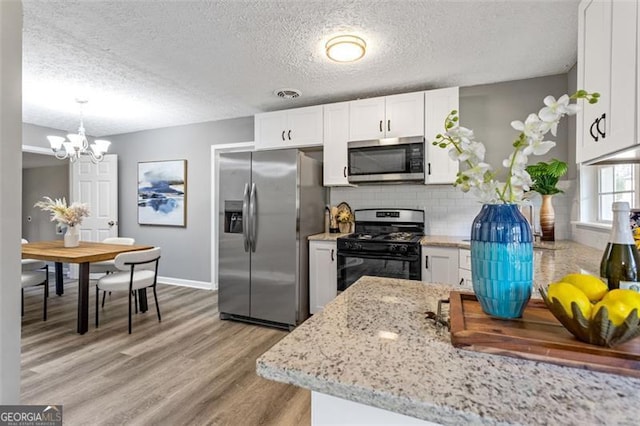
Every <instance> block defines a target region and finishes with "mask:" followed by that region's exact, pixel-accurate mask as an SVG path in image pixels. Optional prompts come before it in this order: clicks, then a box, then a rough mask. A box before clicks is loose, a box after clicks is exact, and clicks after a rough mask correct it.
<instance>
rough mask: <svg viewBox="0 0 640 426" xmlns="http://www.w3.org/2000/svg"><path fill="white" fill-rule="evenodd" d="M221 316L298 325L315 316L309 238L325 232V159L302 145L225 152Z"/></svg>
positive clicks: (222, 159) (222, 169) (222, 167)
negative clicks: (310, 154) (312, 155)
mask: <svg viewBox="0 0 640 426" xmlns="http://www.w3.org/2000/svg"><path fill="white" fill-rule="evenodd" d="M218 170H219V173H220V175H219V182H220V184H219V185H220V186H219V188H220V189H219V197H220V198H219V200H220V203H219V205H220V212H219V219H220V220H219V224H220V229H219V233H218V235H219V245H218V249H219V269H218V271H219V272H218V285H219V289H218V308H219V312H220V318H221V319H237V320H242V321H248V322H259V323H263V324H267V325H273V326H279V327H289V328H292V327H294V326H296V325H298V324H300V323H301V322H302V321H304V320H305V319H306V318H307V317H308V316H309V281H308V280H309V272H308V265H309V260H308V259H309V253H308V244H307V237H308V236H309V235H312V234H316V233H319V232H322V231H323V228H324V205H325V191H324V188H323V186H322V164H321V163H320V162H319V161H317V160H315V159H313V158H310V157H308V156H307V155H305V154H304V153H302V152H300V151H298V150H296V149H286V150H278V151H259V152H240V153H228V154H220V159H219V162H218Z"/></svg>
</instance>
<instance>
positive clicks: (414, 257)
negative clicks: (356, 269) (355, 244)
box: [338, 250, 420, 262]
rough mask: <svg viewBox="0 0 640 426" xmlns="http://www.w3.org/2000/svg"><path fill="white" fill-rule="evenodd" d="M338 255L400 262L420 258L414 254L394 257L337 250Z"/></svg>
mask: <svg viewBox="0 0 640 426" xmlns="http://www.w3.org/2000/svg"><path fill="white" fill-rule="evenodd" d="M338 257H355V258H359V259H377V260H399V261H401V262H415V261H418V260H420V257H419V256H418V255H417V254H416V255H414V256H405V257H394V256H385V255H384V254H364V253H344V252H342V253H341V252H340V250H338Z"/></svg>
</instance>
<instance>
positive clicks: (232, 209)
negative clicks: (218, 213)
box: [224, 200, 242, 234]
mask: <svg viewBox="0 0 640 426" xmlns="http://www.w3.org/2000/svg"><path fill="white" fill-rule="evenodd" d="M224 232H225V233H227V234H242V201H241V200H225V202H224Z"/></svg>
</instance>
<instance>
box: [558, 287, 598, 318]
mask: <svg viewBox="0 0 640 426" xmlns="http://www.w3.org/2000/svg"><path fill="white" fill-rule="evenodd" d="M547 296H548V297H549V300H551V301H553V299H557V300H558V302H560V304H561V305H562V308H563V309H564V311H565V312H566V314H567V316H568V317H569V318H573V310H572V309H571V303H572V302H575V303H576V304H577V305H578V308H579V309H580V312H582V315H583V316H584V317H585V318H591V302H589V298H588V297H587V295H586V294H584V293H583V292H582V290H580V289H579V288H578V287H576V286H574V285H573V284H570V283H565V282H558V283H553V284H549V288H548V289H547Z"/></svg>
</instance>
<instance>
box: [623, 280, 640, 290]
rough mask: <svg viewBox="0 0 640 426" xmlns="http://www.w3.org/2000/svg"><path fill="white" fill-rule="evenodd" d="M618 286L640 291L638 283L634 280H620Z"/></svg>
mask: <svg viewBox="0 0 640 426" xmlns="http://www.w3.org/2000/svg"><path fill="white" fill-rule="evenodd" d="M620 288H623V289H627V290H633V291H637V292H638V293H640V283H639V282H635V281H620Z"/></svg>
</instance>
